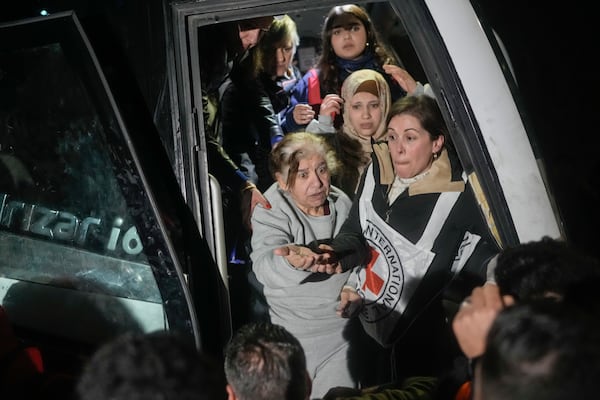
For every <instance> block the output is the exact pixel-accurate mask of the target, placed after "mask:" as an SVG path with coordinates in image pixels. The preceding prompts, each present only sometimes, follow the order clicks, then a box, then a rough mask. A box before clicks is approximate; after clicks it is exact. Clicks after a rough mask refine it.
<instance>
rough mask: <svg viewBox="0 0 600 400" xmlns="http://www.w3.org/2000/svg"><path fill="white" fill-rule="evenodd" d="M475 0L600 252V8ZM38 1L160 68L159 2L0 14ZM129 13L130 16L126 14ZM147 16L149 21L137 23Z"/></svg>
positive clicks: (587, 237) (557, 179) (68, 4)
mask: <svg viewBox="0 0 600 400" xmlns="http://www.w3.org/2000/svg"><path fill="white" fill-rule="evenodd" d="M479 4H480V5H481V7H482V9H483V11H484V13H485V16H486V17H487V19H488V20H489V22H491V24H492V26H493V27H494V28H495V30H496V31H497V33H498V34H499V35H500V37H501V38H502V40H503V42H504V45H505V46H506V48H507V50H508V53H509V54H510V57H511V61H512V65H513V67H514V70H515V73H516V77H517V83H518V85H519V89H520V91H521V94H522V100H523V103H524V106H525V110H526V111H527V112H528V114H527V115H526V117H527V118H528V120H529V122H530V123H531V125H532V126H533V127H534V134H535V136H536V138H537V142H538V146H539V149H540V152H541V154H542V157H543V159H544V160H545V165H546V172H547V175H548V177H549V182H550V186H551V189H552V190H553V192H554V194H555V197H556V201H557V203H558V205H559V209H560V211H561V214H562V217H563V220H564V222H565V230H566V233H567V238H568V239H569V241H571V242H572V243H573V244H574V245H575V246H576V247H579V248H580V249H582V250H584V251H585V252H588V253H590V254H593V255H596V256H598V257H600V246H599V245H597V244H596V240H597V237H598V235H596V234H595V230H596V226H597V225H598V223H600V211H599V208H600V207H599V206H598V204H599V203H600V191H599V188H600V180H599V174H598V173H599V172H600V165H599V164H600V163H599V160H598V157H597V156H596V153H597V145H596V143H598V140H597V136H598V134H599V133H600V132H599V128H598V122H597V120H598V115H600V112H599V111H598V110H599V106H600V104H599V103H600V102H599V101H598V90H599V89H600V85H599V80H600V78H599V76H598V75H599V73H598V67H597V63H596V62H595V61H594V60H593V58H595V54H594V53H595V52H596V51H597V50H598V48H599V47H600V46H599V43H598V39H597V38H598V34H597V32H596V29H597V26H598V20H597V19H596V16H597V15H598V13H596V12H592V10H591V8H592V5H591V4H592V3H588V4H583V2H573V3H569V2H560V3H558V2H552V3H550V2H543V1H527V0H479ZM157 5H158V7H157ZM42 6H47V7H50V6H54V7H55V9H61V10H65V9H69V8H74V9H75V10H76V11H77V13H78V15H80V16H83V18H82V19H85V17H86V16H87V15H94V14H96V13H98V12H100V13H104V14H109V15H108V16H106V15H105V16H104V17H105V18H107V20H108V21H109V22H110V23H109V25H110V28H112V29H113V30H114V31H115V32H113V34H114V35H116V36H117V37H121V38H124V40H122V43H121V44H122V45H123V47H124V49H122V50H125V53H126V54H127V57H128V58H129V61H130V62H131V63H133V64H137V65H134V67H133V68H134V69H138V70H142V71H143V72H144V73H145V75H146V76H148V77H153V76H155V72H156V71H160V70H161V69H163V68H164V63H163V62H162V61H161V60H159V59H158V58H157V57H154V58H153V57H152V55H153V54H156V52H157V51H158V52H161V51H164V43H161V40H162V39H161V36H160V35H159V34H160V33H161V32H160V31H161V29H163V28H162V26H161V25H163V24H164V20H162V19H161V18H162V17H161V16H160V15H158V16H157V15H156V14H157V10H160V1H158V0H152V1H143V0H104V1H101V2H87V1H75V0H72V1H71V0H53V1H52V0H50V1H41V0H31V1H23V0H21V1H19V2H14V3H10V4H9V5H7V6H5V7H4V8H3V11H2V13H1V14H0V20H11V19H17V18H22V17H24V16H30V15H31V14H30V13H31V10H32V9H40V8H42ZM106 10H110V12H108V13H107V12H106ZM159 12H160V11H159ZM28 13H29V14H28ZM152 14H154V15H152ZM128 15H134V17H133V18H129V19H127V17H126V16H128ZM145 18H149V19H151V20H152V23H153V25H152V24H146V25H147V26H145V27H142V28H141V29H140V28H139V26H140V25H141V24H140V22H141V21H144V19H145ZM123 21H127V23H123ZM596 57H597V56H596ZM138 72H139V71H138ZM142 75H143V74H142ZM157 81H159V80H157V79H154V80H152V79H149V78H141V79H140V82H138V84H139V86H140V89H141V91H142V92H143V93H144V96H145V98H147V99H148V98H149V99H152V98H156V97H157V96H156V93H157V92H158V91H159V90H160V86H161V84H162V83H161V82H157ZM151 106H152V105H150V104H149V108H151Z"/></svg>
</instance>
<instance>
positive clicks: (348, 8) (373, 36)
mask: <svg viewBox="0 0 600 400" xmlns="http://www.w3.org/2000/svg"><path fill="white" fill-rule="evenodd" d="M348 14H350V15H351V16H353V17H355V18H357V19H358V20H359V21H360V22H361V23H362V24H363V26H364V27H365V30H366V31H367V49H371V51H373V54H374V56H375V60H376V61H377V64H378V65H379V66H382V65H383V64H395V62H394V57H393V56H392V53H391V52H389V51H388V50H387V49H386V48H385V47H384V46H383V45H382V44H381V40H380V39H379V34H378V33H377V30H376V29H375V26H374V25H373V22H372V21H371V18H370V17H369V14H368V13H367V12H366V11H365V9H363V8H362V7H360V6H357V5H355V4H346V5H342V6H335V7H333V8H332V9H331V10H329V13H328V14H327V17H326V18H325V23H324V24H323V30H322V32H321V43H322V46H323V48H322V50H321V56H320V57H319V60H318V61H317V68H318V69H319V80H320V83H321V93H324V94H328V93H337V94H340V88H341V86H342V82H340V81H339V75H340V74H339V67H338V65H337V62H336V57H337V56H336V55H335V52H334V51H333V47H332V46H331V31H332V30H333V28H334V27H337V25H336V22H337V21H339V19H340V17H341V16H342V15H348Z"/></svg>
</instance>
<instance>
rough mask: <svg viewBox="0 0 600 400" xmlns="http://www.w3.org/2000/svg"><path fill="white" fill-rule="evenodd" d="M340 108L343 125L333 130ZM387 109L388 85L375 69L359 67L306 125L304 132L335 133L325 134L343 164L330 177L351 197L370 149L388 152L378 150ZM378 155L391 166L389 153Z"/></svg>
mask: <svg viewBox="0 0 600 400" xmlns="http://www.w3.org/2000/svg"><path fill="white" fill-rule="evenodd" d="M342 105H343V107H342ZM341 109H343V121H344V125H343V127H342V128H341V129H340V130H337V131H336V129H335V128H334V126H333V118H332V115H335V114H337V113H339V112H340V110H341ZM389 109H390V88H389V86H388V83H387V82H386V80H385V79H384V77H383V76H382V75H381V74H380V73H379V72H377V71H374V70H371V69H361V70H358V71H355V72H353V73H352V74H350V76H348V77H347V78H346V80H344V84H343V85H342V96H341V97H340V96H338V95H336V94H329V95H327V96H325V99H324V100H323V103H322V104H321V108H320V114H319V118H318V120H316V119H315V120H313V121H312V122H311V123H310V124H308V126H307V127H306V131H307V132H315V133H320V134H334V135H327V136H328V139H329V140H330V142H331V143H332V144H333V146H334V147H335V149H336V152H337V154H338V158H339V159H340V160H344V161H343V163H344V168H342V169H341V170H340V171H339V173H338V174H337V175H336V176H334V177H333V181H334V183H335V184H336V186H338V187H340V188H341V189H342V190H344V192H346V194H348V195H349V196H350V197H354V194H355V192H356V189H357V187H358V181H359V179H360V176H361V174H362V172H363V170H364V169H365V167H366V166H367V164H369V162H370V161H371V153H372V152H373V151H376V152H377V151H383V152H387V147H385V148H383V149H382V150H380V149H381V145H380V144H381V140H382V139H383V137H384V135H385V131H386V125H385V118H386V116H387V113H388V110H389ZM372 142H373V143H374V144H373V145H372V144H371V143H372ZM377 159H378V160H382V161H388V162H387V163H386V164H385V166H386V167H387V168H388V169H390V168H391V163H390V162H389V157H388V158H387V159H386V158H384V157H378V158H377ZM381 167H383V165H380V168H381Z"/></svg>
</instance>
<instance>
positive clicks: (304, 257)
mask: <svg viewBox="0 0 600 400" xmlns="http://www.w3.org/2000/svg"><path fill="white" fill-rule="evenodd" d="M273 254H275V255H276V256H282V257H285V258H286V260H287V261H288V262H289V263H290V264H291V265H292V266H293V267H294V268H297V269H301V270H307V271H310V272H324V273H327V274H338V273H341V272H342V266H341V265H340V263H339V262H338V261H337V258H336V257H335V253H334V252H333V250H332V249H331V247H329V246H327V245H320V246H319V252H314V251H312V250H311V249H310V248H308V247H307V246H301V245H297V244H288V245H285V246H282V247H279V248H277V249H275V250H273Z"/></svg>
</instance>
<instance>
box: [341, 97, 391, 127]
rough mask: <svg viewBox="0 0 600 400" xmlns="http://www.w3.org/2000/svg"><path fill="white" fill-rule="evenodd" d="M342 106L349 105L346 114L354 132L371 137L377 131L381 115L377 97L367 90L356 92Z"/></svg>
mask: <svg viewBox="0 0 600 400" xmlns="http://www.w3.org/2000/svg"><path fill="white" fill-rule="evenodd" d="M344 107H350V108H349V110H348V116H349V118H350V124H352V126H353V127H354V129H355V130H356V133H358V134H359V135H360V136H362V137H371V136H373V135H374V134H375V132H377V128H378V127H379V124H380V123H381V118H382V116H383V115H382V114H381V104H380V101H379V97H377V96H375V95H374V94H372V93H369V92H358V93H356V94H354V96H352V98H351V99H350V102H349V103H346V104H345V105H344Z"/></svg>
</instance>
